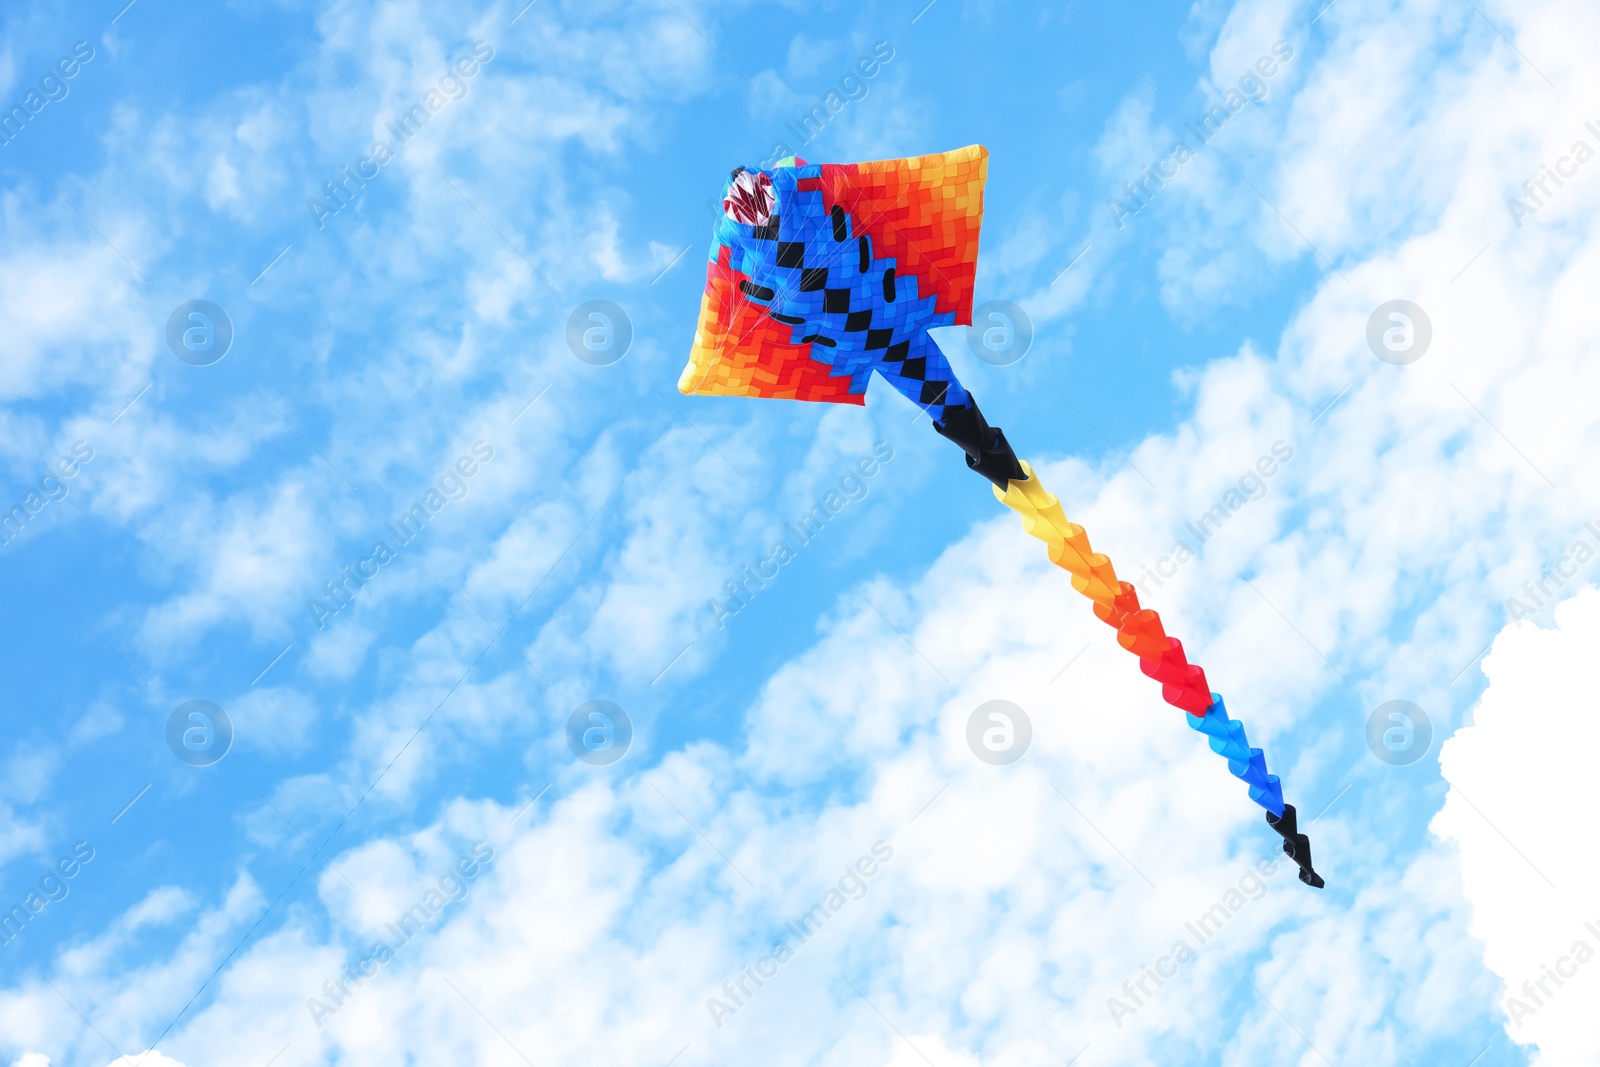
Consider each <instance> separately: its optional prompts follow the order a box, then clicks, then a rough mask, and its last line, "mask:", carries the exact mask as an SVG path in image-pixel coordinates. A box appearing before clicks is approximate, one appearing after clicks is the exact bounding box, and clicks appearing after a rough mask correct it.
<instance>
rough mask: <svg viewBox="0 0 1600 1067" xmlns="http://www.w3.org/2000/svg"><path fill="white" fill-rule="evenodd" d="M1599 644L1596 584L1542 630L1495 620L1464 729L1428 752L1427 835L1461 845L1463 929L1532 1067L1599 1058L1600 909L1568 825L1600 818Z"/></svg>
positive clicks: (1581, 841)
mask: <svg viewBox="0 0 1600 1067" xmlns="http://www.w3.org/2000/svg"><path fill="white" fill-rule="evenodd" d="M1597 642H1600V590H1597V589H1595V588H1594V587H1590V588H1588V589H1586V590H1584V591H1582V592H1580V593H1578V595H1576V596H1574V597H1573V598H1572V599H1570V600H1567V601H1565V602H1564V603H1562V604H1561V605H1560V606H1559V607H1557V609H1556V611H1555V625H1554V626H1553V627H1550V628H1543V627H1538V626H1534V625H1532V624H1530V623H1513V624H1511V625H1509V626H1507V627H1506V628H1505V629H1504V630H1502V631H1501V632H1500V634H1499V635H1498V636H1497V637H1496V638H1495V642H1494V648H1493V649H1492V650H1491V651H1490V652H1489V654H1488V656H1486V657H1485V659H1484V663H1483V671H1484V674H1485V675H1486V676H1487V677H1488V678H1489V685H1488V687H1487V688H1486V689H1485V690H1484V691H1483V696H1482V697H1481V698H1480V700H1479V701H1478V703H1477V705H1476V706H1475V707H1474V708H1473V714H1472V725H1470V726H1468V727H1465V728H1464V729H1462V730H1461V731H1459V732H1458V733H1457V734H1456V735H1455V736H1454V737H1452V738H1451V739H1450V740H1449V741H1447V742H1445V744H1444V747H1443V749H1442V750H1441V752H1440V755H1439V762H1440V766H1441V768H1442V769H1443V771H1444V775H1445V778H1446V780H1447V781H1449V783H1450V787H1451V788H1450V793H1449V795H1448V796H1447V797H1446V800H1445V805H1444V809H1443V810H1442V811H1440V812H1439V814H1438V815H1437V816H1436V817H1435V818H1434V820H1433V824H1432V826H1433V830H1434V832H1435V833H1437V834H1439V835H1440V836H1442V837H1444V838H1446V839H1448V840H1451V841H1453V842H1455V844H1456V845H1457V847H1458V848H1459V849H1460V864H1461V872H1462V880H1463V884H1464V888H1465V891H1466V894H1467V896H1468V898H1469V899H1470V900H1471V901H1472V935H1473V936H1474V937H1475V938H1478V939H1480V940H1482V941H1483V943H1484V949H1483V958H1484V962H1485V963H1486V964H1487V965H1488V966H1489V968H1490V969H1491V970H1492V971H1494V973H1495V974H1496V975H1498V976H1499V977H1500V979H1501V980H1502V981H1503V982H1504V983H1505V986H1504V990H1503V993H1502V1010H1504V1011H1505V1012H1506V1014H1507V1016H1508V1018H1507V1022H1506V1033H1507V1035H1508V1036H1510V1038H1511V1039H1512V1040H1513V1041H1516V1042H1518V1043H1519V1044H1523V1045H1533V1046H1537V1048H1538V1053H1537V1054H1536V1056H1535V1057H1534V1061H1533V1062H1534V1063H1536V1064H1540V1065H1546V1064H1548V1065H1555V1064H1565V1063H1592V1062H1594V1060H1595V1059H1596V1058H1597V1057H1600V1031H1596V1029H1595V1026H1594V1005H1595V1003H1596V1002H1597V1001H1600V907H1597V906H1596V905H1595V902H1594V899H1593V897H1592V895H1590V894H1589V893H1588V891H1587V887H1589V886H1592V885H1593V884H1594V883H1595V880H1596V878H1600V860H1597V859H1596V857H1595V854H1594V850H1593V849H1592V848H1590V847H1588V846H1587V844H1586V843H1585V837H1584V834H1583V832H1582V831H1581V830H1580V829H1579V828H1580V827H1585V826H1590V825H1593V823H1594V822H1595V821H1596V820H1597V819H1600V802H1597V801H1596V798H1595V794H1594V791H1593V790H1592V789H1590V788H1589V783H1590V782H1591V781H1592V780H1593V776H1594V770H1593V767H1592V762H1593V759H1594V753H1595V752H1596V751H1600V720H1597V719H1596V716H1595V712H1596V710H1600V709H1597V707H1596V702H1595V697H1594V687H1593V683H1592V680H1591V674H1592V671H1591V670H1590V668H1589V663H1590V661H1591V659H1592V656H1593V651H1594V648H1595V646H1596V643H1597Z"/></svg>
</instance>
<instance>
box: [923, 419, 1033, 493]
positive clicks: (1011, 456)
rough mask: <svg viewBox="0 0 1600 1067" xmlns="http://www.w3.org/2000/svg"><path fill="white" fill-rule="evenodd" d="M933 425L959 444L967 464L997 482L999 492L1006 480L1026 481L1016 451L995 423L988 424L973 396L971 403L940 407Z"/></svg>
mask: <svg viewBox="0 0 1600 1067" xmlns="http://www.w3.org/2000/svg"><path fill="white" fill-rule="evenodd" d="M933 428H934V429H935V430H936V431H938V433H939V436H941V437H945V438H948V439H949V440H951V441H954V442H955V443H956V444H958V445H960V446H961V450H962V451H963V452H965V453H966V454H967V466H969V467H971V468H972V469H973V470H975V471H977V472H978V473H979V474H981V475H983V476H984V477H985V478H987V479H989V480H990V481H991V482H993V483H994V484H995V485H997V486H999V488H1000V490H1001V491H1002V492H1003V491H1004V490H1005V488H1006V483H1007V482H1008V481H1019V482H1020V481H1026V480H1027V477H1028V476H1027V475H1026V474H1025V473H1023V470H1022V464H1021V463H1019V462H1017V454H1016V453H1015V452H1013V451H1012V450H1011V444H1010V443H1009V442H1008V441H1007V440H1006V435H1005V434H1004V433H1002V432H1001V431H1000V427H998V426H990V425H989V423H988V420H986V419H985V418H984V417H983V412H981V411H979V410H978V401H977V398H976V397H973V398H972V403H970V404H964V405H962V406H961V407H947V408H945V409H944V421H943V422H936V423H934V424H933Z"/></svg>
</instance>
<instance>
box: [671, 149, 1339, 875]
mask: <svg viewBox="0 0 1600 1067" xmlns="http://www.w3.org/2000/svg"><path fill="white" fill-rule="evenodd" d="M988 162H989V153H988V151H987V150H985V149H984V148H983V147H981V146H979V145H972V146H970V147H967V148H962V149H958V150H957V151H954V152H943V153H940V154H937V155H931V156H917V157H915V158H912V159H889V160H881V161H878V162H875V163H849V164H838V163H823V164H808V163H806V162H805V161H804V160H801V159H797V158H795V157H793V156H791V157H789V158H787V159H783V160H780V161H779V162H778V163H777V164H776V165H774V167H773V168H772V170H770V171H761V170H749V169H746V168H744V167H740V168H738V169H737V170H735V171H734V172H733V173H732V174H731V175H730V176H729V178H728V182H727V186H726V188H725V191H724V193H723V202H722V206H723V215H722V218H720V219H719V220H718V222H717V226H716V231H715V235H714V238H713V240H712V244H711V255H710V263H709V264H708V265H707V269H706V290H705V295H704V296H703V297H702V299H701V303H700V322H699V325H698V326H697V327H696V330H695V337H694V347H693V348H692V349H691V350H690V353H689V365H688V366H687V367H685V368H684V371H683V376H682V377H681V378H680V379H679V380H678V389H679V390H680V391H681V392H684V393H689V394H700V395H710V396H763V397H781V398H784V399H788V400H819V401H826V402H830V403H835V404H862V403H865V399H864V397H865V394H866V390H867V380H868V379H869V378H870V377H871V376H872V373H873V372H874V371H876V372H878V373H879V374H881V375H882V376H883V377H884V378H886V379H888V380H889V382H890V383H892V384H893V385H894V387H895V388H896V389H898V390H900V392H901V393H903V394H905V395H906V396H907V397H909V398H910V399H911V401H912V402H913V403H915V404H917V405H919V406H921V407H922V409H923V410H924V411H926V412H927V413H928V415H929V416H930V417H931V418H932V420H933V428H934V429H935V430H936V431H938V433H939V434H940V435H942V436H944V437H946V438H948V439H949V440H951V441H953V442H955V443H956V444H957V445H959V446H960V447H961V449H962V451H964V452H965V453H966V457H967V466H968V467H970V468H972V469H973V470H975V471H977V472H978V473H979V474H982V475H983V476H984V477H986V478H988V479H989V480H990V481H991V482H993V483H994V495H995V497H996V498H997V499H998V500H999V501H1000V502H1001V503H1003V504H1005V505H1006V507H1008V508H1011V509H1012V510H1013V511H1015V512H1017V513H1018V514H1019V515H1021V516H1022V524H1023V527H1024V529H1026V530H1027V532H1028V533H1030V534H1032V535H1033V536H1034V537H1037V538H1038V539H1039V540H1041V541H1043V542H1044V543H1045V544H1046V545H1047V546H1048V547H1049V552H1050V559H1051V561H1052V562H1053V563H1055V564H1056V565H1057V566H1059V567H1061V568H1063V569H1064V570H1066V571H1068V572H1069V573H1070V574H1071V575H1072V587H1073V588H1074V589H1076V590H1077V591H1078V592H1080V593H1082V594H1083V595H1084V596H1086V597H1088V598H1089V599H1090V600H1091V601H1093V602H1094V613H1095V615H1096V616H1098V617H1099V618H1100V619H1101V620H1102V621H1103V622H1106V623H1108V624H1109V625H1111V626H1112V627H1113V628H1115V629H1116V631H1117V641H1118V642H1119V643H1120V644H1121V645H1122V647H1123V648H1126V649H1127V650H1128V651H1130V652H1132V653H1133V654H1134V655H1136V656H1138V657H1139V667H1140V669H1141V670H1143V671H1144V673H1145V674H1147V675H1149V676H1150V677H1152V678H1154V679H1156V680H1157V681H1159V682H1160V683H1161V695H1162V697H1163V698H1164V699H1165V700H1166V701H1167V703H1169V704H1172V705H1174V706H1176V707H1179V708H1182V709H1183V710H1184V711H1185V712H1186V713H1187V714H1186V715H1185V716H1184V717H1185V719H1186V720H1187V721H1188V723H1189V725H1190V727H1192V728H1193V729H1195V730H1198V731H1200V732H1201V733H1203V734H1205V735H1206V736H1207V738H1208V740H1209V742H1210V745H1211V750H1212V751H1213V752H1215V753H1217V754H1218V755H1220V756H1223V757H1225V758H1226V759H1227V761H1228V769H1229V770H1230V771H1231V772H1232V773H1233V775H1234V776H1235V777H1237V778H1240V779H1243V781H1244V782H1245V784H1246V785H1247V786H1248V787H1249V791H1250V799H1251V800H1253V801H1255V802H1256V803H1257V804H1259V805H1261V807H1263V808H1265V809H1266V811H1267V823H1268V825H1270V826H1271V827H1272V828H1273V829H1274V830H1276V831H1277V832H1278V833H1279V834H1280V835H1281V836H1282V837H1283V850H1284V852H1285V853H1287V854H1288V855H1289V857H1290V858H1291V859H1293V860H1294V861H1295V863H1296V864H1297V865H1298V866H1299V868H1300V880H1301V881H1302V882H1305V883H1306V884H1307V885H1311V886H1315V887H1317V888H1319V889H1320V888H1322V885H1323V881H1322V878H1321V876H1319V875H1318V874H1317V873H1316V871H1315V870H1313V869H1312V866H1311V843H1310V841H1308V840H1307V839H1306V836H1305V834H1302V833H1300V831H1299V829H1298V828H1297V826H1296V825H1295V810H1294V806H1293V805H1291V804H1285V803H1284V801H1283V789H1282V786H1281V785H1280V784H1279V781H1278V776H1277V775H1274V774H1268V773H1267V764H1266V760H1265V759H1264V758H1263V757H1262V754H1261V750H1260V749H1259V748H1251V747H1250V742H1249V740H1248V739H1247V738H1246V737H1245V732H1244V724H1243V723H1241V722H1239V721H1238V720H1237V719H1230V718H1229V717H1228V711H1227V708H1226V707H1224V706H1223V702H1222V697H1221V696H1219V695H1218V694H1216V693H1213V692H1212V691H1211V687H1210V685H1209V684H1208V683H1207V681H1206V676H1205V672H1204V671H1202V670H1201V669H1200V668H1199V667H1197V666H1195V665H1194V664H1192V663H1190V662H1189V661H1188V659H1187V658H1186V657H1185V656H1184V653H1183V645H1182V643H1181V642H1179V641H1178V640H1177V639H1176V638H1173V637H1168V636H1167V633H1166V631H1165V630H1164V629H1163V628H1162V626H1161V619H1160V617H1159V616H1157V615H1156V613H1155V612H1154V611H1151V610H1150V609H1148V608H1141V607H1140V606H1139V598H1138V596H1137V595H1136V593H1135V592H1134V588H1133V586H1132V585H1131V584H1129V583H1128V582H1124V581H1119V580H1118V578H1117V575H1116V572H1115V571H1114V570H1113V569H1112V567H1111V560H1110V559H1108V558H1107V557H1106V556H1104V555H1103V554H1101V553H1098V552H1095V551H1094V550H1093V549H1092V548H1090V547H1089V538H1088V535H1087V534H1085V533H1084V531H1083V527H1081V526H1079V525H1077V524H1076V523H1073V522H1069V521H1068V520H1067V517H1066V515H1065V514H1063V512H1062V510H1061V502H1060V501H1059V500H1057V499H1056V498H1055V497H1054V496H1052V495H1051V494H1050V493H1048V492H1046V491H1045V488H1044V487H1043V486H1042V485H1040V484H1039V479H1038V478H1037V477H1036V476H1035V475H1034V473H1033V470H1032V468H1030V467H1029V466H1028V465H1027V464H1026V463H1023V462H1020V461H1019V460H1018V459H1017V457H1016V453H1014V452H1013V451H1012V450H1011V445H1010V444H1009V443H1007V441H1006V437H1005V434H1003V433H1001V432H1000V428H999V427H997V426H990V425H989V424H988V422H987V421H985V419H984V417H983V413H982V412H981V411H979V410H978V404H977V401H976V400H974V399H973V397H972V395H971V394H970V393H968V392H967V391H966V390H965V389H963V388H962V387H961V383H960V382H959V381H957V380H956V376H955V374H954V372H953V371H952V370H951V369H950V363H949V361H948V360H947V359H946V358H945V355H944V353H943V351H941V350H940V348H939V346H938V345H937V344H935V343H934V341H933V339H932V337H930V336H929V334H928V330H929V329H931V328H933V327H936V326H969V325H971V323H972V286H973V277H974V275H975V273H976V271H977V265H978V230H979V227H980V226H981V225H982V223H983V183H984V179H985V177H986V176H987V172H988Z"/></svg>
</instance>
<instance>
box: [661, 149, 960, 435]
mask: <svg viewBox="0 0 1600 1067" xmlns="http://www.w3.org/2000/svg"><path fill="white" fill-rule="evenodd" d="M987 158H988V154H987V152H985V151H984V150H983V149H982V148H981V147H977V146H974V147H971V148H965V149H961V150H960V151H957V152H947V153H943V154H942V155H936V156H921V157H918V158H916V159H908V160H888V161H885V162H882V163H861V164H848V165H835V164H822V165H808V164H805V163H803V162H801V161H798V160H797V161H795V165H794V166H783V167H778V168H776V169H775V170H774V171H773V172H772V173H771V181H772V187H773V191H774V193H775V195H776V207H775V209H774V215H773V217H772V219H771V221H770V222H768V223H767V224H766V225H760V226H758V225H745V224H741V223H739V222H738V221H737V220H735V219H733V218H728V217H726V216H724V217H723V218H722V219H721V220H719V222H718V226H717V230H716V234H715V239H714V241H713V243H712V248H711V257H710V258H711V262H710V263H709V265H708V269H707V281H706V293H705V296H704V298H703V299H702V301H701V314H700V325H699V329H698V330H697V331H696V335H695V345H694V348H693V350H692V351H691V353H690V358H689V365H688V366H687V367H686V368H685V369H684V372H683V376H682V378H681V379H680V380H679V382H678V388H679V389H680V390H681V391H683V392H685V393H701V394H719V395H739V396H767V397H785V398H789V399H798V400H821V401H831V402H834V403H841V402H842V403H857V404H859V403H861V402H862V400H861V396H862V394H863V393H864V392H865V391H866V387H867V381H868V379H869V378H870V377H871V372H872V371H874V370H876V371H878V372H879V373H880V374H882V375H883V376H884V377H885V378H886V379H887V380H888V381H889V382H891V383H892V384H893V385H894V386H895V388H897V389H899V390H900V392H901V393H903V394H904V395H905V396H907V397H908V398H909V399H911V400H912V401H913V402H914V403H917V404H919V405H921V406H922V407H923V408H924V409H926V410H927V411H928V413H929V415H930V416H931V417H932V418H933V419H934V420H935V421H936V422H942V421H943V417H944V408H945V406H946V405H947V404H948V405H962V404H965V403H967V402H968V397H967V393H966V390H964V389H963V388H962V387H961V384H960V383H959V382H958V381H957V380H956V378H955V374H954V373H953V372H952V370H951V369H950V365H949V363H948V361H947V360H946V359H945V357H944V354H943V353H942V352H941V351H940V350H939V348H938V346H937V345H935V344H934V343H933V341H932V339H931V338H930V337H928V333H927V331H928V330H929V329H930V328H931V327H935V326H951V325H965V324H968V323H970V322H971V312H972V307H971V305H972V278H973V273H974V271H975V269H976V263H977V236H978V227H979V225H980V224H981V222H982V211H983V180H984V177H985V174H986V169H987ZM731 180H732V179H730V181H731Z"/></svg>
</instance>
